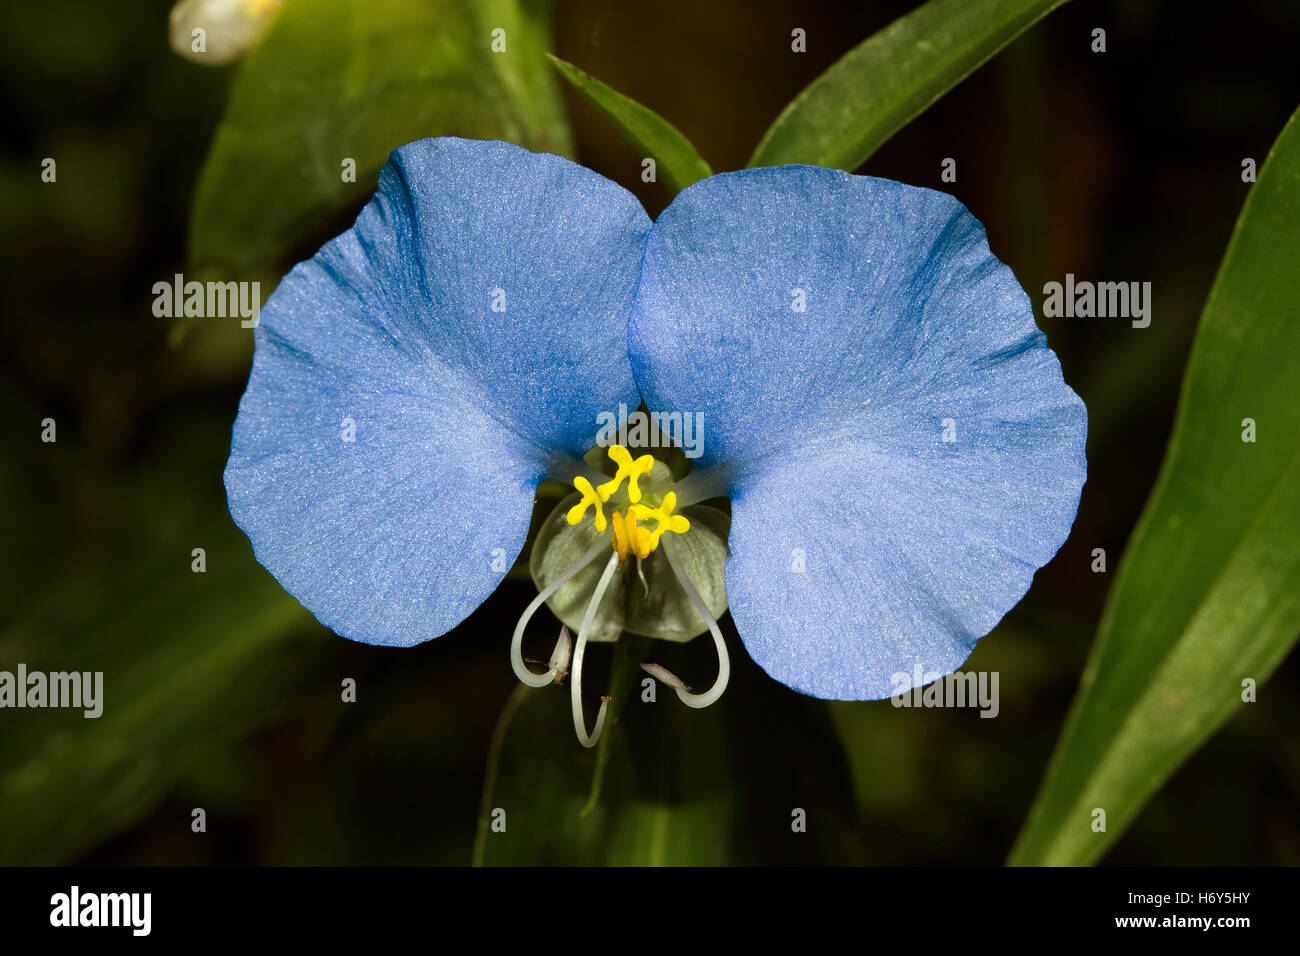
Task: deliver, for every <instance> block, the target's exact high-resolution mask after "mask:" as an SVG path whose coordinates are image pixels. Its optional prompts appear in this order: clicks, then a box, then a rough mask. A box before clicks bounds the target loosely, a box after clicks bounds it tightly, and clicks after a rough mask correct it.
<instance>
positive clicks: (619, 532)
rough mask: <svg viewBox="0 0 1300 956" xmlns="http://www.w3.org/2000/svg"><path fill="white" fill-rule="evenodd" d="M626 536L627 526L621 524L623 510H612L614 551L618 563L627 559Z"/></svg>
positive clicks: (622, 562)
mask: <svg viewBox="0 0 1300 956" xmlns="http://www.w3.org/2000/svg"><path fill="white" fill-rule="evenodd" d="M633 520H635V519H633ZM627 548H628V537H627V528H626V527H624V525H623V512H621V511H615V512H614V551H615V553H616V554H618V563H619V564H624V563H625V562H626V561H627Z"/></svg>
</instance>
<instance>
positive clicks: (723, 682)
mask: <svg viewBox="0 0 1300 956" xmlns="http://www.w3.org/2000/svg"><path fill="white" fill-rule="evenodd" d="M671 540H672V539H671V538H669V537H667V536H665V538H664V542H663V549H664V555H665V556H666V557H667V558H668V566H669V567H670V568H672V569H673V574H675V575H676V576H677V583H679V584H680V585H681V586H682V590H683V591H685V592H686V596H687V597H688V598H690V600H691V603H692V604H694V605H695V609H696V610H697V611H699V612H700V616H701V617H703V618H704V620H706V621H708V622H709V631H710V632H711V633H712V634H713V646H714V647H716V648H717V650H718V678H717V680H715V681H714V682H713V686H712V687H710V688H709V689H708V690H706V691H705V692H704V693H702V694H692V693H691V692H690V691H689V690H688V689H687V687H686V685H685V684H683V683H682V682H681V680H680V679H679V678H678V677H676V676H674V675H673V673H672V672H671V671H669V670H667V669H666V668H664V667H661V666H660V665H658V664H642V665H641V669H642V670H644V671H645V672H646V673H647V674H650V675H651V676H653V677H657V678H658V679H659V680H661V681H663V682H664V683H665V684H667V685H668V686H669V687H671V688H673V690H675V691H677V697H678V699H679V700H681V702H682V703H683V704H685V705H686V706H687V707H708V706H709V705H710V704H712V703H714V702H715V701H717V699H718V698H719V697H721V696H722V692H723V691H724V690H726V689H727V681H728V680H730V679H731V658H729V657H728V656H727V645H726V644H725V643H724V642H723V640H722V631H721V630H720V629H719V628H718V622H717V621H715V620H714V619H713V615H712V614H711V613H710V612H709V608H708V605H706V604H705V603H704V599H703V598H702V597H700V593H699V592H698V591H696V590H695V587H694V586H693V585H692V584H691V582H690V579H689V578H687V577H686V574H685V573H684V572H683V571H682V568H681V565H679V564H678V563H677V559H676V558H675V557H673V549H674V547H675V546H674V545H672V544H671V543H670V542H671Z"/></svg>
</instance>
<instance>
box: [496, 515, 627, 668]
mask: <svg viewBox="0 0 1300 956" xmlns="http://www.w3.org/2000/svg"><path fill="white" fill-rule="evenodd" d="M608 547H609V541H608V540H606V539H605V538H603V537H602V538H601V539H600V540H599V541H597V542H596V543H595V544H593V545H592V546H591V548H590V549H589V550H588V551H587V553H586V554H584V555H583V556H582V557H581V558H579V559H578V560H577V563H575V564H574V565H573V567H571V568H569V569H568V570H567V571H565V572H564V573H563V574H561V575H560V576H559V577H558V578H556V579H555V580H554V581H552V582H551V583H550V584H548V585H546V587H544V588H543V589H542V592H541V593H540V594H538V595H537V597H535V598H533V600H532V603H531V604H529V605H528V607H526V608H525V609H524V613H523V614H522V615H521V616H520V618H519V623H518V624H516V625H515V636H514V637H513V638H512V639H511V641H510V665H511V666H512V667H513V668H514V669H515V676H516V677H518V678H519V679H520V680H521V681H522V682H523V683H525V684H527V685H528V686H529V687H545V686H546V685H547V684H549V683H551V682H552V681H555V680H559V679H560V678H562V677H563V676H564V668H563V667H561V666H560V664H561V663H563V664H564V665H565V666H567V665H568V641H569V632H568V629H567V628H565V629H562V630H561V631H560V639H559V640H558V641H556V642H555V650H554V652H553V653H552V654H551V661H550V666H549V667H548V668H547V669H546V671H545V672H543V673H541V674H536V673H534V672H533V671H531V670H529V669H528V665H527V664H525V663H524V628H526V627H527V626H528V622H529V621H531V620H532V619H533V615H534V614H536V613H537V609H538V608H540V607H541V606H542V605H543V604H545V603H546V599H547V598H549V597H550V596H551V595H552V594H554V593H555V592H556V591H558V590H559V589H560V588H561V587H563V586H564V583H565V582H566V581H568V580H569V579H570V578H572V577H573V576H574V575H575V574H577V573H578V572H579V571H581V570H582V569H583V568H585V567H586V566H587V565H589V564H591V562H593V561H595V560H596V558H598V557H600V553H601V551H603V550H605V549H607V548H608ZM561 645H564V647H563V651H564V654H563V656H561V650H562V648H561Z"/></svg>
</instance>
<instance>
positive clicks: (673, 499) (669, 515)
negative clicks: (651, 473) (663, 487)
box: [628, 491, 691, 556]
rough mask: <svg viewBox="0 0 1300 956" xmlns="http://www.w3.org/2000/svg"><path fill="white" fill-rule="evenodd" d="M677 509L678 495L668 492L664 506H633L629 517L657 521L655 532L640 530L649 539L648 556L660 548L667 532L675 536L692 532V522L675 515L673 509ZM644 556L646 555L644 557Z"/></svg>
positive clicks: (682, 516)
mask: <svg viewBox="0 0 1300 956" xmlns="http://www.w3.org/2000/svg"><path fill="white" fill-rule="evenodd" d="M676 507H677V495H676V493H675V492H672V491H670V492H668V494H666V495H664V501H663V504H661V505H660V506H659V507H658V508H651V507H650V506H649V505H633V506H632V507H631V508H629V509H628V516H629V517H630V518H633V519H634V520H635V519H637V518H639V519H640V520H642V521H645V520H647V519H649V518H653V519H654V520H655V529H654V531H651V532H647V531H646V529H645V528H642V529H640V530H641V531H642V533H644V534H646V535H647V536H648V538H649V543H648V544H649V546H648V548H647V549H646V554H649V553H650V552H651V551H653V550H654V549H655V548H657V547H659V538H660V536H661V535H663V533H664V532H666V531H671V532H672V533H673V534H685V533H686V532H687V531H689V530H691V522H690V520H689V519H687V518H686V517H685V516H684V515H675V514H673V509H674V508H676ZM642 556H644V555H642Z"/></svg>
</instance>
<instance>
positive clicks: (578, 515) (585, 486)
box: [568, 475, 605, 534]
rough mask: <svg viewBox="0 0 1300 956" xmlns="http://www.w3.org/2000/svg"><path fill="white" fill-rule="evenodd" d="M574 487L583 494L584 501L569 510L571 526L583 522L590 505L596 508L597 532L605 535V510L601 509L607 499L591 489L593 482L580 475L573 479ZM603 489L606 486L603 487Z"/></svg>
mask: <svg viewBox="0 0 1300 956" xmlns="http://www.w3.org/2000/svg"><path fill="white" fill-rule="evenodd" d="M573 487H575V488H577V489H578V491H580V492H581V493H582V500H581V501H579V502H578V503H577V504H576V505H574V506H573V507H572V508H570V509H569V515H568V521H569V524H577V523H578V522H579V521H581V520H582V516H583V515H584V514H586V513H587V507H588V506H589V505H595V506H596V514H595V515H594V519H595V522H596V531H597V533H598V534H604V533H605V509H604V508H602V507H601V502H602V501H604V500H605V499H604V498H602V497H601V496H600V495H598V494H597V493H596V489H594V488H592V487H591V482H590V481H588V480H587V479H586V478H583V477H582V476H581V475H579V476H578V477H577V478H574V479H573ZM601 487H602V488H603V487H604V485H601Z"/></svg>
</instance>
